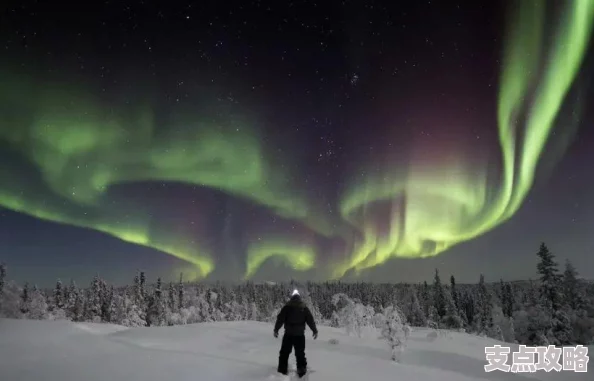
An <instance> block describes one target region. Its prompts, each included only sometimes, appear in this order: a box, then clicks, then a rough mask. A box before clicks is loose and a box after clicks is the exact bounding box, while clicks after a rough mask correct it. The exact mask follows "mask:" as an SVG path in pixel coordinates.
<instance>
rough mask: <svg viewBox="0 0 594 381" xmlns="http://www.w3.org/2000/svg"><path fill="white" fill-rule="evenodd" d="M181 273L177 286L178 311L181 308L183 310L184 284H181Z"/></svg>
mask: <svg viewBox="0 0 594 381" xmlns="http://www.w3.org/2000/svg"><path fill="white" fill-rule="evenodd" d="M183 275H184V274H183V273H182V274H179V283H178V285H177V302H178V303H179V309H180V310H181V309H182V308H184V302H185V299H184V295H185V291H184V282H183Z"/></svg>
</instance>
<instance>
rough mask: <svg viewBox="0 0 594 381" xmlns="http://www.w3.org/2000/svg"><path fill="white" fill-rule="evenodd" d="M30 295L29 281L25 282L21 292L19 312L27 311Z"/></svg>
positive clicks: (24, 312)
mask: <svg viewBox="0 0 594 381" xmlns="http://www.w3.org/2000/svg"><path fill="white" fill-rule="evenodd" d="M30 301H31V296H30V295H29V283H28V282H25V285H24V286H23V292H22V293H21V313H23V314H27V313H28V312H29V302H30Z"/></svg>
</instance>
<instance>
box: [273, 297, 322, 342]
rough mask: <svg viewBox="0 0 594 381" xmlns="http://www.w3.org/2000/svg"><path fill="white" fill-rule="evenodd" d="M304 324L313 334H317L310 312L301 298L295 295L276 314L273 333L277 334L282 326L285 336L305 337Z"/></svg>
mask: <svg viewBox="0 0 594 381" xmlns="http://www.w3.org/2000/svg"><path fill="white" fill-rule="evenodd" d="M305 324H307V325H308V327H309V329H311V330H312V332H313V333H314V334H317V333H318V329H317V328H316V323H315V321H314V318H313V315H312V314H311V311H310V310H309V308H307V306H306V305H305V303H304V302H303V301H302V300H301V297H300V296H299V295H295V296H293V297H292V298H291V300H289V301H288V302H287V304H285V305H284V307H283V308H282V309H281V310H280V312H279V313H278V316H277V317H276V324H275V325H274V332H278V331H279V329H281V327H282V326H283V325H284V326H285V335H289V336H303V335H305Z"/></svg>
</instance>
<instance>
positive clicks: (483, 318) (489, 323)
mask: <svg viewBox="0 0 594 381" xmlns="http://www.w3.org/2000/svg"><path fill="white" fill-rule="evenodd" d="M478 307H479V317H480V320H479V322H478V323H479V326H478V332H479V333H484V334H489V333H490V332H491V329H492V328H493V306H492V297H491V293H490V292H489V290H488V289H487V285H486V284H485V277H484V275H483V274H481V276H480V279H479V285H478Z"/></svg>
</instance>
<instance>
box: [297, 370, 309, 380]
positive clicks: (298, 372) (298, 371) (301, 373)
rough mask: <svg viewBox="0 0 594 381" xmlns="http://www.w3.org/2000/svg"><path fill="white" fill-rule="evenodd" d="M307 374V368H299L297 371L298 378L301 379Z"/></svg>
mask: <svg viewBox="0 0 594 381" xmlns="http://www.w3.org/2000/svg"><path fill="white" fill-rule="evenodd" d="M305 373H307V369H306V368H298V369H297V376H298V377H299V378H301V377H303V376H305Z"/></svg>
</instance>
